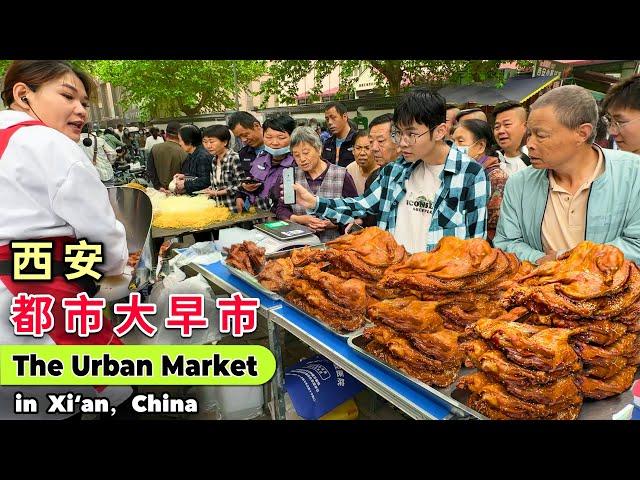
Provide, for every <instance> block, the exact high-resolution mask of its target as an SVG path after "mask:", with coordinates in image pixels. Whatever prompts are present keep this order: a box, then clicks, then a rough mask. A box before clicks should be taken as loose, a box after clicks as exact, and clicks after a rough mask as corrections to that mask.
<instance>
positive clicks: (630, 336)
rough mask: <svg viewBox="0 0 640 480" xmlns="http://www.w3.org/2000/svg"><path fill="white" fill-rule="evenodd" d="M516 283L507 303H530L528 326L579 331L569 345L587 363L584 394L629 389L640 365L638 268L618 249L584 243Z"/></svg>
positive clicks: (580, 380)
mask: <svg viewBox="0 0 640 480" xmlns="http://www.w3.org/2000/svg"><path fill="white" fill-rule="evenodd" d="M515 283H516V285H514V286H513V287H512V288H511V289H509V291H508V292H507V293H505V295H504V297H503V300H502V306H503V307H505V308H510V307H514V306H524V307H526V308H527V309H528V310H530V311H531V314H530V315H528V316H523V320H524V321H525V322H527V323H529V324H533V325H544V326H552V327H560V328H568V329H573V330H575V331H579V333H578V334H576V335H573V336H572V337H571V346H572V347H573V349H574V351H575V352H576V354H577V355H578V357H579V358H580V359H581V361H582V363H583V364H584V368H583V370H582V371H581V372H579V374H578V375H577V383H578V387H579V388H580V390H581V392H582V393H583V395H584V396H585V397H586V398H593V399H602V398H607V397H610V396H613V395H617V394H620V393H622V392H624V391H626V390H627V389H629V387H630V386H631V384H632V383H633V379H634V376H635V374H636V370H637V366H638V364H640V338H639V336H638V332H639V330H640V306H639V302H638V300H639V299H640V270H639V269H638V267H637V266H636V265H635V264H634V263H632V262H630V261H628V260H625V258H624V255H623V253H622V252H621V251H620V250H619V249H618V248H616V247H615V246H613V245H601V244H595V243H592V242H588V241H585V242H581V243H580V244H578V245H577V246H576V247H575V248H574V249H573V250H571V251H569V252H566V253H565V254H564V255H562V256H561V257H559V259H558V260H557V261H554V262H548V263H545V264H543V265H542V266H540V267H538V268H536V269H535V270H533V271H532V272H531V273H529V274H527V275H523V276H522V277H520V278H519V279H518V280H517V281H516V282H515Z"/></svg>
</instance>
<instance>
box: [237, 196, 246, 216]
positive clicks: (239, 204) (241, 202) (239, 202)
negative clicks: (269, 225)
mask: <svg viewBox="0 0 640 480" xmlns="http://www.w3.org/2000/svg"><path fill="white" fill-rule="evenodd" d="M236 209H237V210H238V213H242V211H243V210H244V200H243V199H242V198H236Z"/></svg>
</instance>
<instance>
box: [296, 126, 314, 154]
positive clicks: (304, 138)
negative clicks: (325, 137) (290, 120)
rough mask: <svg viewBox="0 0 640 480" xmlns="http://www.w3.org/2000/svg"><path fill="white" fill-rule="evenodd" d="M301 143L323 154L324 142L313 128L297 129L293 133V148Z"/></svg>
mask: <svg viewBox="0 0 640 480" xmlns="http://www.w3.org/2000/svg"><path fill="white" fill-rule="evenodd" d="M300 143H307V144H309V145H311V146H312V147H313V148H315V149H316V150H317V151H318V152H322V141H321V140H320V137H319V136H318V134H317V133H316V131H315V130H314V129H313V128H311V127H297V128H296V129H295V130H294V131H293V132H291V148H292V149H293V147H295V146H296V145H298V144H300Z"/></svg>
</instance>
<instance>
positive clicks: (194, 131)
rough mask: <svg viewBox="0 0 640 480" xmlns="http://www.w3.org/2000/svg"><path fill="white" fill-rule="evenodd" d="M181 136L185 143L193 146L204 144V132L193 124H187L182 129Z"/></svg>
mask: <svg viewBox="0 0 640 480" xmlns="http://www.w3.org/2000/svg"><path fill="white" fill-rule="evenodd" d="M180 138H182V141H183V142H184V143H185V145H190V146H192V147H197V146H198V145H202V132H201V131H200V129H199V128H198V127H196V126H195V125H193V124H188V125H185V126H184V127H182V128H181V129H180Z"/></svg>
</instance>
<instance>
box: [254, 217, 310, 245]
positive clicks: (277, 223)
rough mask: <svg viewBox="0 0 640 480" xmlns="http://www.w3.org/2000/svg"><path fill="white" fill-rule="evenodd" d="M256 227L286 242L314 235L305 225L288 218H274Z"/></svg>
mask: <svg viewBox="0 0 640 480" xmlns="http://www.w3.org/2000/svg"><path fill="white" fill-rule="evenodd" d="M255 228H257V229H258V230H260V231H261V232H264V233H266V234H267V235H269V236H270V237H273V238H275V239H276V240H282V241H284V242H288V241H289V240H295V239H297V238H301V237H307V236H309V235H313V232H312V231H311V230H310V229H308V228H307V227H305V226H304V225H300V224H299V223H293V222H288V221H286V220H272V221H269V222H265V223H261V224H259V225H256V226H255Z"/></svg>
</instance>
